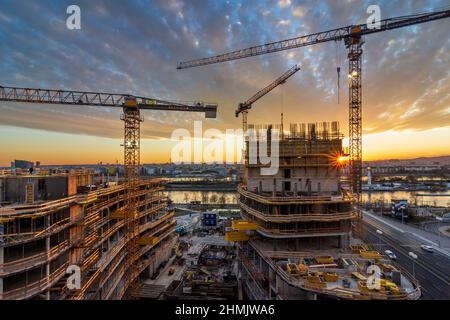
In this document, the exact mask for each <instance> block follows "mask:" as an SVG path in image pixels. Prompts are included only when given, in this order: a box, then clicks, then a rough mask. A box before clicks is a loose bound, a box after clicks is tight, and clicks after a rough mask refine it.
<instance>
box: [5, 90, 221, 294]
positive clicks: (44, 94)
mask: <svg viewBox="0 0 450 320" xmlns="http://www.w3.org/2000/svg"><path fill="white" fill-rule="evenodd" d="M0 101H9V102H20V103H42V104H60V105H78V106H98V107H114V108H122V110H123V113H122V115H121V120H123V122H124V140H123V147H124V173H125V190H126V201H125V206H124V220H125V232H124V235H125V240H126V245H125V250H124V254H125V257H124V258H125V260H124V261H125V263H124V279H125V285H124V287H125V289H126V288H128V287H130V285H132V284H133V283H134V282H135V280H136V279H138V276H139V272H140V271H139V267H138V265H137V262H136V260H137V259H138V258H139V246H138V243H137V236H138V235H139V221H138V219H137V217H138V199H137V198H136V196H135V195H136V192H137V190H138V187H139V173H140V170H139V169H140V123H141V122H143V118H142V117H141V115H140V111H141V110H166V111H183V112H203V113H205V117H206V118H215V117H216V113H217V104H205V103H204V102H184V103H181V102H171V101H165V100H160V99H155V98H147V97H140V96H134V95H130V94H116V93H101V92H83V91H70V90H54V89H32V88H18V87H2V86H0Z"/></svg>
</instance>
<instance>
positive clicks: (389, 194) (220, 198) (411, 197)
mask: <svg viewBox="0 0 450 320" xmlns="http://www.w3.org/2000/svg"><path fill="white" fill-rule="evenodd" d="M424 193H426V194H432V196H417V194H424ZM166 194H167V195H168V196H169V198H170V199H171V200H172V201H173V202H175V203H189V202H191V201H204V200H206V201H207V202H208V203H227V204H229V203H237V193H236V192H231V191H184V190H182V191H179V190H171V191H166ZM439 195H443V196H439ZM393 199H394V200H399V199H406V200H408V202H409V203H411V204H414V203H417V204H418V205H431V206H442V207H445V206H450V193H449V191H444V192H435V193H429V192H425V191H381V192H374V191H372V192H370V193H369V192H364V193H363V202H368V201H370V202H376V201H380V200H382V201H384V202H385V203H390V202H391V200H393Z"/></svg>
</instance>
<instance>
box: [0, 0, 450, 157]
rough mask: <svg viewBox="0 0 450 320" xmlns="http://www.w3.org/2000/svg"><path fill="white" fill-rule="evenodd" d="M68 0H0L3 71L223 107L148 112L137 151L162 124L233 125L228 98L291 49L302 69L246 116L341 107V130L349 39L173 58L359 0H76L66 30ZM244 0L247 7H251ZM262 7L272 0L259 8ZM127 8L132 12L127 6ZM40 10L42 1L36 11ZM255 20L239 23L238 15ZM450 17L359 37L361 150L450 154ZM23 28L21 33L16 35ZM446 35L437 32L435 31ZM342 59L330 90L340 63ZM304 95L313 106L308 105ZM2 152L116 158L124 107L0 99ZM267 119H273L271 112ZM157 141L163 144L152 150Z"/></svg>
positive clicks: (9, 80) (285, 62)
mask: <svg viewBox="0 0 450 320" xmlns="http://www.w3.org/2000/svg"><path fill="white" fill-rule="evenodd" d="M69 4H70V3H69V2H68V1H61V2H58V3H54V2H50V1H42V2H39V3H33V4H30V5H28V4H27V5H23V6H21V10H17V7H18V6H20V1H19V2H17V1H5V2H4V5H3V6H2V8H1V9H0V25H1V26H2V28H3V30H4V31H5V32H2V34H1V37H2V40H3V43H5V44H6V45H5V46H4V50H2V52H1V53H0V56H1V58H2V60H3V61H4V68H5V70H4V72H3V73H2V75H0V85H4V86H18V87H36V88H55V89H56V88H63V89H73V90H90V91H106V92H129V93H132V94H137V95H146V96H150V97H159V98H166V99H173V100H205V101H213V102H217V103H218V104H219V107H218V117H217V119H214V120H210V119H207V120H204V119H202V118H203V115H200V114H184V113H177V112H172V113H170V112H165V111H153V112H147V111H145V112H143V116H144V118H145V122H144V123H143V124H142V129H141V132H142V148H141V162H142V163H145V162H161V163H163V162H167V161H169V159H170V150H171V148H172V147H173V145H174V142H173V141H170V134H171V133H172V132H173V130H175V129H177V128H187V129H189V130H191V129H192V128H191V124H192V121H193V120H203V125H204V127H205V128H217V129H219V130H222V131H224V130H225V129H237V128H240V126H241V120H240V119H237V118H235V117H234V110H235V108H236V106H237V104H238V103H239V102H241V101H243V100H245V99H247V98H248V97H250V96H251V95H253V93H255V92H256V91H258V90H259V89H260V88H262V87H264V86H265V85H267V84H268V83H270V82H271V81H272V80H273V79H274V78H276V77H277V76H278V75H279V74H281V73H282V72H284V71H285V70H286V69H287V68H289V67H290V66H292V65H293V64H295V63H298V64H299V65H300V66H301V70H300V71H299V73H298V74H297V75H295V76H294V77H293V78H292V79H290V80H289V81H288V82H287V83H286V84H285V85H283V86H282V87H280V88H277V89H275V90H274V91H273V92H272V93H270V94H269V95H268V96H266V97H264V99H262V100H261V101H259V102H258V103H257V104H255V106H254V110H251V111H250V113H249V122H252V123H268V122H274V120H273V119H280V113H281V112H283V113H284V118H285V123H288V122H315V121H332V120H339V121H340V123H341V130H342V131H343V133H344V134H345V135H347V122H348V119H347V118H348V105H347V95H348V94H347V88H346V87H347V85H346V79H345V78H346V77H345V76H346V74H345V73H346V69H347V61H346V50H345V48H344V46H343V44H341V45H340V46H337V45H336V44H334V43H329V44H322V45H320V46H314V47H309V48H303V49H295V50H290V51H286V52H283V53H276V54H271V55H267V56H264V57H258V58H251V59H248V60H246V61H235V62H231V63H225V64H221V65H216V66H209V67H201V68H198V69H191V70H176V69H175V67H176V64H177V62H179V61H182V60H186V59H191V58H199V57H203V56H205V55H213V54H219V53H222V52H226V51H229V50H234V49H239V48H242V47H248V46H249V45H254V44H259V43H265V42H269V41H275V40H280V39H284V38H289V37H293V36H297V35H301V34H307V33H310V32H316V31H323V30H327V29H330V28H335V27H339V26H345V25H349V24H351V23H361V22H364V20H365V19H366V17H367V13H366V8H367V6H368V5H369V2H368V1H360V2H358V3H356V5H352V6H348V5H345V4H342V3H340V4H339V3H336V2H334V1H321V2H318V3H316V2H315V5H312V4H311V3H310V2H309V1H301V2H300V1H273V2H255V3H253V2H252V3H250V4H249V5H248V6H247V5H246V6H243V5H241V4H240V3H239V2H235V1H225V2H219V1H217V2H212V3H211V5H208V6H205V5H202V4H201V3H200V2H199V3H184V2H182V1H154V2H152V7H151V8H150V7H149V6H142V5H141V4H140V3H139V2H127V4H124V3H122V2H119V1H114V2H108V3H107V2H102V1H100V2H95V3H91V2H87V1H79V3H78V5H79V6H80V8H81V16H82V20H81V30H68V29H67V28H66V26H65V19H66V17H67V14H66V12H65V10H66V8H67V6H68V5H69ZM444 5H445V1H430V2H427V3H426V4H425V3H423V2H405V1H390V2H388V3H382V4H381V5H380V8H381V15H382V18H388V17H392V16H398V15H406V14H412V13H417V12H423V11H428V10H432V9H437V8H440V7H443V6H444ZM250 7H251V8H252V9H249V8H250ZM269 7H270V10H269V9H267V8H269ZM126 12H134V14H133V15H128V14H125V13H126ZM36 13H39V14H36ZM250 25H251V26H252V28H247V27H246V26H250ZM447 30H448V22H447V21H437V22H433V23H429V24H425V25H417V26H414V27H408V28H402V29H399V30H394V31H389V32H386V33H383V34H382V35H373V36H371V37H370V38H369V39H367V40H366V43H365V44H364V47H363V50H364V52H365V55H364V64H363V97H364V98H363V130H364V132H363V133H364V135H363V159H364V160H379V159H387V158H414V157H420V156H441V155H449V154H450V145H449V144H448V140H449V138H450V126H449V125H448V124H449V123H450V121H449V120H450V109H449V108H450V107H449V105H450V103H449V99H450V97H449V87H450V81H449V79H450V75H449V73H448V65H449V62H450V57H449V54H448V52H449V49H450V41H449V39H448V36H447ZM25 36H26V38H27V41H23V40H24V37H25ZM442 39H445V41H442ZM337 66H340V67H341V68H342V70H343V71H342V72H341V91H340V96H341V102H340V104H337V94H336V85H337V84H336V79H337V75H336V67H337ZM311 106H313V108H314V110H315V112H313V113H312V112H308V111H309V110H311ZM0 111H1V112H2V116H1V117H0V136H1V137H2V139H1V141H0V148H1V150H2V153H1V155H0V165H2V166H6V165H8V164H9V163H10V161H11V160H13V159H16V158H24V159H35V160H40V161H41V162H42V163H47V164H64V163H67V164H81V163H98V162H100V161H102V162H104V163H106V162H109V163H115V162H116V161H118V162H119V163H120V162H122V158H123V150H122V148H121V146H120V144H121V140H122V134H123V123H122V122H121V121H120V120H119V117H120V111H119V110H111V109H108V108H95V107H85V106H84V107H78V106H77V107H67V106H49V105H32V104H16V103H1V104H0ZM275 122H279V120H278V121H275ZM154 150H158V152H154Z"/></svg>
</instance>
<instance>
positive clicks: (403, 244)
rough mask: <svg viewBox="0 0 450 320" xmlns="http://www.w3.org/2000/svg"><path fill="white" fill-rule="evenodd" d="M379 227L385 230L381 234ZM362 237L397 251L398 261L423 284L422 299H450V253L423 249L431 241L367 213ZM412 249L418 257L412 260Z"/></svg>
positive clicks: (375, 244) (368, 241) (373, 243)
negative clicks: (402, 230)
mask: <svg viewBox="0 0 450 320" xmlns="http://www.w3.org/2000/svg"><path fill="white" fill-rule="evenodd" d="M377 229H378V230H380V231H382V232H383V234H382V235H380V234H378V233H377V231H376V230H377ZM362 237H363V240H364V241H365V242H366V243H368V244H371V245H373V246H374V247H376V248H378V249H379V251H381V252H384V251H385V250H387V249H389V250H391V251H393V252H394V253H395V254H396V256H397V261H396V262H397V263H398V264H400V265H401V266H402V267H403V268H405V269H406V270H408V271H409V272H410V273H411V274H413V273H414V274H415V277H416V279H417V280H418V281H419V284H420V286H421V288H422V293H423V297H422V298H423V299H430V300H442V299H446V300H449V299H450V257H448V256H445V255H443V254H441V253H439V252H436V251H435V252H433V253H428V252H425V251H423V250H422V249H421V248H420V245H422V244H428V243H425V242H420V241H418V240H417V239H416V238H414V237H412V236H411V235H410V234H409V233H408V232H401V230H398V229H396V228H393V227H391V226H389V225H387V224H385V223H382V222H380V221H378V220H376V219H374V218H372V217H371V216H369V215H367V214H364V219H363V235H362ZM409 252H414V253H415V254H416V255H417V256H418V258H417V259H416V260H413V259H412V258H411V257H410V256H409V254H408V253H409ZM413 265H414V266H413ZM413 269H414V270H413Z"/></svg>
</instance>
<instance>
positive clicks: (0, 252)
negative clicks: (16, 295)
mask: <svg viewBox="0 0 450 320" xmlns="http://www.w3.org/2000/svg"><path fill="white" fill-rule="evenodd" d="M2 227H3V225H1V224H0V229H1V228H2ZM4 250H5V248H4V247H0V264H3V262H4ZM0 294H3V278H0Z"/></svg>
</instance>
